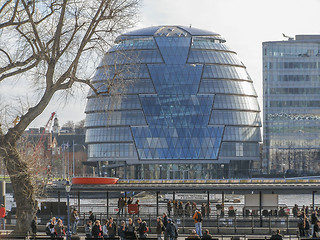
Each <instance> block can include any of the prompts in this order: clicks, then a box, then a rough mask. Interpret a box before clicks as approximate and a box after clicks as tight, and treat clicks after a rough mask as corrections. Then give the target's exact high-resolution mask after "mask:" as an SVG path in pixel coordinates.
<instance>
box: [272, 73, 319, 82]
mask: <svg viewBox="0 0 320 240" xmlns="http://www.w3.org/2000/svg"><path fill="white" fill-rule="evenodd" d="M276 77H277V79H276V81H277V82H319V81H320V75H277V76H276Z"/></svg>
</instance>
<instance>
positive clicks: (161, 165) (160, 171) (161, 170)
mask: <svg viewBox="0 0 320 240" xmlns="http://www.w3.org/2000/svg"><path fill="white" fill-rule="evenodd" d="M159 167H160V179H162V165H161V164H160V165H159Z"/></svg>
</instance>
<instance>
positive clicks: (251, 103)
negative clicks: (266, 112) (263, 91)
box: [213, 95, 260, 111]
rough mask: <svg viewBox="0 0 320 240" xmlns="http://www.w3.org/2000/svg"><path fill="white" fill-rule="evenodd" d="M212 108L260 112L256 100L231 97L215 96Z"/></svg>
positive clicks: (253, 98)
mask: <svg viewBox="0 0 320 240" xmlns="http://www.w3.org/2000/svg"><path fill="white" fill-rule="evenodd" d="M213 108H214V109H239V110H252V111H260V109H259V105H258V100H257V98H255V97H243V96H231V95H215V98H214V105H213Z"/></svg>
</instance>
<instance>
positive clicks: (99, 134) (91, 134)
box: [86, 127, 133, 143]
mask: <svg viewBox="0 0 320 240" xmlns="http://www.w3.org/2000/svg"><path fill="white" fill-rule="evenodd" d="M86 142H87V143H88V142H133V139H132V135H131V131H130V128H129V127H112V128H94V129H91V128H89V129H87V132H86Z"/></svg>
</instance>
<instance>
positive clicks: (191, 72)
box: [85, 26, 261, 179]
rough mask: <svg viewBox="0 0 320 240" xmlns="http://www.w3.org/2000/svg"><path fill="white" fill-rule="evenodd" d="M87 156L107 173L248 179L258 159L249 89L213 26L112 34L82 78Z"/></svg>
mask: <svg viewBox="0 0 320 240" xmlns="http://www.w3.org/2000/svg"><path fill="white" fill-rule="evenodd" d="M92 84H93V86H95V87H96V88H97V90H98V92H99V93H100V94H99V95H97V94H96V93H95V92H94V91H93V90H91V91H90V92H89V95H88V103H87V107H86V121H85V127H86V128H87V131H86V143H87V144H88V146H89V161H100V162H104V163H105V164H104V167H105V170H103V171H105V172H107V175H109V176H119V177H122V178H138V179H140V178H145V179H150V178H151V179H153V178H156V179H157V178H163V179H195V178H197V179H204V178H206V179H209V178H227V177H235V178H237V177H248V173H249V169H250V167H251V164H252V162H253V161H259V160H260V158H259V142H261V133H260V127H261V121H260V117H259V113H260V109H259V106H258V101H257V94H256V91H255V89H254V87H253V83H252V80H251V78H250V76H249V75H248V73H247V71H246V67H245V66H244V65H243V63H242V62H241V61H240V60H239V59H238V57H237V54H236V52H234V51H233V50H231V49H230V48H229V47H228V46H227V45H226V44H225V40H224V39H223V38H222V37H221V36H220V35H219V34H217V33H213V32H209V31H205V30H200V29H196V28H188V27H181V26H158V27H150V28H145V29H140V30H136V31H132V32H129V33H126V34H123V35H120V36H119V37H118V38H117V39H116V41H115V45H114V46H113V47H112V48H111V49H110V50H109V51H108V52H107V53H106V55H105V57H104V59H103V60H102V61H101V64H100V66H99V67H98V68H97V72H96V75H95V77H94V78H93V80H92Z"/></svg>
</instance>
